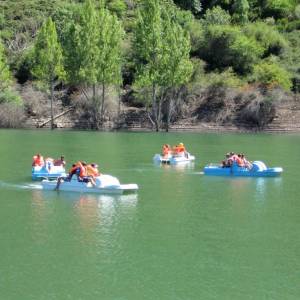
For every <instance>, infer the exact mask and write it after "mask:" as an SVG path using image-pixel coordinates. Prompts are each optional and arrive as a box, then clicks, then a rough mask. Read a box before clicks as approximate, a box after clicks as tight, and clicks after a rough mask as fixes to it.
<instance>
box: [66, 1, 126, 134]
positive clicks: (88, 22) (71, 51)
mask: <svg viewBox="0 0 300 300" xmlns="http://www.w3.org/2000/svg"><path fill="white" fill-rule="evenodd" d="M77 19H78V20H74V21H73V22H72V23H71V25H70V26H69V31H68V37H67V40H66V46H65V52H66V62H65V65H66V68H67V73H68V76H67V77H68V81H69V82H72V83H75V84H80V85H82V86H84V87H87V88H88V87H92V91H93V93H92V99H90V98H89V96H88V94H87V93H86V91H85V90H84V89H82V92H83V94H84V95H85V96H86V98H87V99H88V100H92V102H93V108H94V126H95V127H96V128H97V129H98V128H99V125H102V123H103V116H104V106H105V105H104V104H105V103H104V102H105V88H106V86H107V85H116V84H120V82H121V41H122V36H123V29H122V27H121V24H120V22H119V21H118V19H117V17H116V16H114V15H112V14H111V13H110V12H109V11H108V10H107V9H106V8H105V6H104V1H100V8H99V9H96V7H95V4H94V1H92V0H87V1H86V2H85V3H84V5H83V7H82V10H81V12H80V13H79V16H78V18H77ZM99 85H101V88H102V93H101V101H100V97H99V95H98V94H97V86H99Z"/></svg>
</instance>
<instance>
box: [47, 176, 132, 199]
mask: <svg viewBox="0 0 300 300" xmlns="http://www.w3.org/2000/svg"><path fill="white" fill-rule="evenodd" d="M41 184H42V187H43V189H44V190H55V189H56V186H57V180H54V181H51V180H43V181H42V183H41ZM57 190H59V191H68V192H79V193H97V194H117V195H121V194H123V193H126V192H128V193H129V192H135V191H137V190H138V185H137V184H135V183H132V184H120V182H119V180H118V179H117V178H115V177H113V176H110V175H101V176H98V177H97V178H96V186H93V185H92V184H91V183H90V182H88V183H86V182H79V181H78V180H77V178H76V176H73V178H72V180H71V181H62V182H61V183H60V185H59V187H58V189H57Z"/></svg>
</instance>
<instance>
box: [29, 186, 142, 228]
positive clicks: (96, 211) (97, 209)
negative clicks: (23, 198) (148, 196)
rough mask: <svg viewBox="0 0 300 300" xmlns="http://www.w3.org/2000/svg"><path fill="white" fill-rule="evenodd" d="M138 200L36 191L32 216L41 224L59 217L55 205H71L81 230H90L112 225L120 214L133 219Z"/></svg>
mask: <svg viewBox="0 0 300 300" xmlns="http://www.w3.org/2000/svg"><path fill="white" fill-rule="evenodd" d="M137 201H138V195H137V194H127V195H97V194H79V193H59V192H53V191H43V190H33V191H32V213H33V215H34V218H35V222H37V223H39V225H41V224H42V223H45V222H47V218H49V217H51V215H53V214H55V209H56V208H55V206H63V205H64V204H71V206H70V205H67V208H73V209H72V210H70V214H71V215H72V218H77V219H78V222H79V224H80V227H81V230H83V231H90V230H94V228H95V227H96V226H98V224H100V225H103V226H111V225H112V224H113V222H114V219H115V218H116V217H120V215H123V214H125V215H126V216H127V217H129V215H132V214H133V213H134V210H135V207H136V205H137ZM60 209H61V208H60ZM116 215H117V216H116Z"/></svg>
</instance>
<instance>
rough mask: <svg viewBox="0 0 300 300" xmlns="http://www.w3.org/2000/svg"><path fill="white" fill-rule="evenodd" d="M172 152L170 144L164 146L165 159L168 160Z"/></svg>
mask: <svg viewBox="0 0 300 300" xmlns="http://www.w3.org/2000/svg"><path fill="white" fill-rule="evenodd" d="M170 152H171V148H170V146H169V145H168V144H164V145H163V147H162V156H163V158H168V156H169V154H170Z"/></svg>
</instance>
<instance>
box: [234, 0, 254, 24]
mask: <svg viewBox="0 0 300 300" xmlns="http://www.w3.org/2000/svg"><path fill="white" fill-rule="evenodd" d="M249 9H250V6H249V3H248V1H247V0H235V1H234V4H233V10H234V13H235V14H234V18H235V19H236V20H237V21H238V22H239V23H241V24H245V23H247V22H248V21H249V19H248V13H249Z"/></svg>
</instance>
